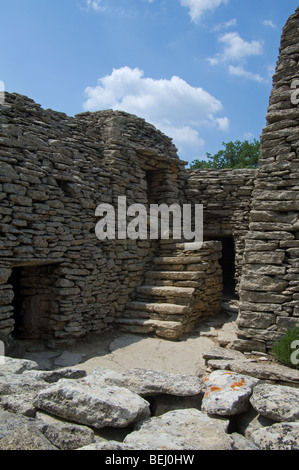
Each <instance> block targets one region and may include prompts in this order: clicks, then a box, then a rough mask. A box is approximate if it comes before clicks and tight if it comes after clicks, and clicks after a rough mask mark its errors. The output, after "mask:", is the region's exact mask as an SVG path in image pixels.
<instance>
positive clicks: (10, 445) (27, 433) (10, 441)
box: [0, 425, 57, 450]
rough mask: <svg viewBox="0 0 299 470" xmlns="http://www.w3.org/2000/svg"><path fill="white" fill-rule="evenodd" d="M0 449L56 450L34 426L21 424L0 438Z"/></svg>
mask: <svg viewBox="0 0 299 470" xmlns="http://www.w3.org/2000/svg"><path fill="white" fill-rule="evenodd" d="M0 450H57V448H56V447H55V446H53V445H52V444H51V442H50V441H48V439H47V438H46V437H45V436H44V435H43V434H42V433H41V432H40V431H39V430H38V429H36V428H33V427H32V426H28V425H23V426H21V427H19V428H18V429H16V430H14V431H13V432H12V433H11V434H9V435H8V436H6V437H4V438H3V439H1V440H0Z"/></svg>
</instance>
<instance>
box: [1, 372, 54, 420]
mask: <svg viewBox="0 0 299 470" xmlns="http://www.w3.org/2000/svg"><path fill="white" fill-rule="evenodd" d="M24 374H25V372H24ZM47 386H48V384H47V383H46V382H45V381H43V380H39V379H36V378H34V377H27V376H25V375H23V374H5V375H0V408H3V409H5V410H8V411H12V412H14V413H19V414H22V415H24V416H29V417H32V418H33V417H34V416H35V413H36V409H35V406H34V405H33V400H34V397H35V395H36V394H37V393H38V392H39V391H40V390H42V389H43V388H46V387H47Z"/></svg>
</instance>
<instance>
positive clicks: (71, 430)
mask: <svg viewBox="0 0 299 470" xmlns="http://www.w3.org/2000/svg"><path fill="white" fill-rule="evenodd" d="M36 418H37V420H39V421H40V423H37V424H38V426H39V427H40V429H41V430H42V432H43V434H44V436H45V437H46V438H47V439H48V440H49V441H50V442H51V443H52V444H53V445H54V446H55V447H57V448H58V449H60V450H74V449H78V448H80V447H83V446H87V445H90V444H92V443H93V442H95V434H94V432H93V430H92V429H90V428H88V427H86V426H82V425H78V424H75V423H67V422H65V421H63V420H60V419H57V418H54V417H53V416H50V415H46V414H44V413H41V412H38V413H37V416H36Z"/></svg>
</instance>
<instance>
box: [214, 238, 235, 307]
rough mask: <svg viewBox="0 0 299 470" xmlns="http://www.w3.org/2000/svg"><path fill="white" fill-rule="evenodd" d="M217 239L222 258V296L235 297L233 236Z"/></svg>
mask: <svg viewBox="0 0 299 470" xmlns="http://www.w3.org/2000/svg"><path fill="white" fill-rule="evenodd" d="M217 240H219V241H221V243H222V258H221V259H220V265H221V268H222V276H223V297H224V298H227V297H228V298H235V297H236V279H235V244H234V239H233V237H219V238H217Z"/></svg>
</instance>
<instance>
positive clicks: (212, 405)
mask: <svg viewBox="0 0 299 470" xmlns="http://www.w3.org/2000/svg"><path fill="white" fill-rule="evenodd" d="M258 382H259V380H258V379H255V378H253V377H249V376H245V375H240V374H236V373H234V372H230V371H227V370H217V371H214V372H212V373H211V374H210V375H209V376H208V377H207V379H206V380H205V392H206V393H205V395H204V397H203V400H202V407H201V409H202V411H204V412H206V413H208V414H216V415H222V416H231V415H236V414H240V413H243V412H245V411H246V410H247V409H248V407H249V397H250V396H251V393H252V390H253V387H254V386H255V385H256V384H257V383H258Z"/></svg>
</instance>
